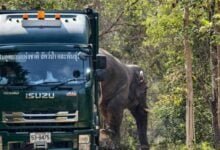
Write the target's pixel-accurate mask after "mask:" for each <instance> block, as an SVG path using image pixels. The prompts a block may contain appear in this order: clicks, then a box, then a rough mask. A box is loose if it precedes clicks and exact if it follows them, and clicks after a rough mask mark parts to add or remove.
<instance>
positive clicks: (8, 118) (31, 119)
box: [2, 111, 78, 124]
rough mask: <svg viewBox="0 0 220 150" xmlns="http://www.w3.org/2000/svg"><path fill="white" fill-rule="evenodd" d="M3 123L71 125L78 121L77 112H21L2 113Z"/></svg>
mask: <svg viewBox="0 0 220 150" xmlns="http://www.w3.org/2000/svg"><path fill="white" fill-rule="evenodd" d="M2 118H3V122H4V123H7V124H10V123H25V124H26V123H72V122H77V121H78V111H75V112H73V113H69V112H68V111H59V112H57V113H44V114H39V113H37V114H35V113H23V112H10V113H8V112H3V114H2Z"/></svg>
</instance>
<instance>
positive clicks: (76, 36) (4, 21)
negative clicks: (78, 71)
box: [0, 12, 91, 45]
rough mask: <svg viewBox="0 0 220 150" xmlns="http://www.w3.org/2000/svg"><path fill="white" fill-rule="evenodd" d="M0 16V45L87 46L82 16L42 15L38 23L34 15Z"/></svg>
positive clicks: (87, 26) (86, 23) (85, 21)
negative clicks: (44, 44)
mask: <svg viewBox="0 0 220 150" xmlns="http://www.w3.org/2000/svg"><path fill="white" fill-rule="evenodd" d="M27 14H28V19H24V18H23V15H24V13H23V12H14V13H10V12H6V13H2V12H0V45H5V44H21V43H22V44H24V43H28V44H30V43H72V44H74V43H76V44H89V37H90V34H91V27H90V23H89V19H88V16H87V15H86V14H83V13H81V14H80V13H71V12H61V13H59V15H60V19H55V14H56V12H46V14H45V19H42V20H39V19H38V18H37V15H38V13H37V12H29V13H27Z"/></svg>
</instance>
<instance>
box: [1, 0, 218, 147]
mask: <svg viewBox="0 0 220 150" xmlns="http://www.w3.org/2000/svg"><path fill="white" fill-rule="evenodd" d="M0 4H1V7H2V9H8V10H81V9H83V8H85V7H91V8H93V9H94V10H96V11H97V12H98V13H99V15H100V29H99V39H100V47H101V48H104V49H106V50H107V51H109V52H111V53H112V54H113V55H114V56H115V57H117V58H119V59H120V60H121V61H122V62H124V63H127V64H137V65H139V66H141V67H142V68H143V70H144V75H145V78H146V80H147V86H148V89H147V104H148V107H149V121H148V132H147V136H148V139H149V143H150V145H151V149H153V150H154V149H155V150H161V149H199V150H209V149H210V150H212V149H220V34H219V33H220V0H122V1H119V0H0ZM121 134H122V141H121V144H122V145H124V146H125V147H126V149H129V150H135V149H137V147H138V145H139V144H138V138H137V129H136V125H135V121H134V119H133V117H132V116H131V114H130V113H129V111H125V112H124V119H123V125H122V127H121Z"/></svg>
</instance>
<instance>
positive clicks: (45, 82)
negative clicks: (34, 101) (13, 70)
mask: <svg viewBox="0 0 220 150" xmlns="http://www.w3.org/2000/svg"><path fill="white" fill-rule="evenodd" d="M52 83H57V84H60V82H59V81H52V82H51V81H43V82H40V83H38V84H30V85H26V86H27V87H26V88H25V89H29V88H32V87H35V86H39V85H48V84H52Z"/></svg>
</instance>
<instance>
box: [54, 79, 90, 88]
mask: <svg viewBox="0 0 220 150" xmlns="http://www.w3.org/2000/svg"><path fill="white" fill-rule="evenodd" d="M73 81H75V82H78V83H76V84H81V83H83V82H86V80H85V79H69V80H67V81H64V82H61V83H60V84H57V85H55V86H54V87H52V88H51V90H55V89H56V88H58V87H60V86H63V85H65V84H67V83H69V82H73ZM79 81H82V82H79Z"/></svg>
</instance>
